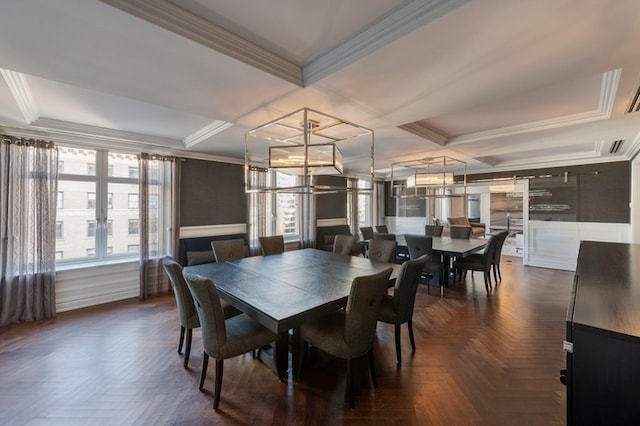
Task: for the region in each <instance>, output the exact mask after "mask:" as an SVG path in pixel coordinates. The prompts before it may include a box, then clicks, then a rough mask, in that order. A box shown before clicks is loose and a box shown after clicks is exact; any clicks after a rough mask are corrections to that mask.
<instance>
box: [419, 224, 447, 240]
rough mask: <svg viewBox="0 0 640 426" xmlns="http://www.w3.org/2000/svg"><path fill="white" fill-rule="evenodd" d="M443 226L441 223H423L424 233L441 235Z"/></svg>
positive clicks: (433, 235) (434, 235)
mask: <svg viewBox="0 0 640 426" xmlns="http://www.w3.org/2000/svg"><path fill="white" fill-rule="evenodd" d="M443 229H444V226H442V225H425V226H424V235H426V236H427V237H440V236H441V235H442V230H443Z"/></svg>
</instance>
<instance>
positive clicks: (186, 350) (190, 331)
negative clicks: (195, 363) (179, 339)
mask: <svg viewBox="0 0 640 426" xmlns="http://www.w3.org/2000/svg"><path fill="white" fill-rule="evenodd" d="M192 339H193V328H189V329H188V330H187V345H186V346H185V348H184V368H187V366H188V365H189V356H190V355H191V340H192Z"/></svg>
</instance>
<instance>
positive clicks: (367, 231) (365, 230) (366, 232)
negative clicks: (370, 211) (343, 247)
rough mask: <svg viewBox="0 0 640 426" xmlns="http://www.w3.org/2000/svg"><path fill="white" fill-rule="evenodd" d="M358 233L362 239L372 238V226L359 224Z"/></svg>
mask: <svg viewBox="0 0 640 426" xmlns="http://www.w3.org/2000/svg"><path fill="white" fill-rule="evenodd" d="M360 233H361V234H362V239H363V240H372V239H373V227H371V226H361V227H360Z"/></svg>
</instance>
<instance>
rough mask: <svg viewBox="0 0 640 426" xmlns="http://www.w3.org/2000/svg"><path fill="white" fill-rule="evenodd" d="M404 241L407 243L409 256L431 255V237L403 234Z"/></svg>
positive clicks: (412, 257) (413, 257) (414, 257)
mask: <svg viewBox="0 0 640 426" xmlns="http://www.w3.org/2000/svg"><path fill="white" fill-rule="evenodd" d="M404 241H405V242H406V243H407V249H408V250H409V258H410V259H417V258H419V257H420V256H423V255H425V254H427V255H431V252H432V247H433V239H431V237H427V236H426V235H418V234H405V236H404Z"/></svg>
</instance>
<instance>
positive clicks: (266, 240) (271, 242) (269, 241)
mask: <svg viewBox="0 0 640 426" xmlns="http://www.w3.org/2000/svg"><path fill="white" fill-rule="evenodd" d="M258 241H260V248H262V254H263V255H265V256H268V255H270V254H280V253H284V236H282V235H274V236H272V237H259V238H258Z"/></svg>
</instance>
